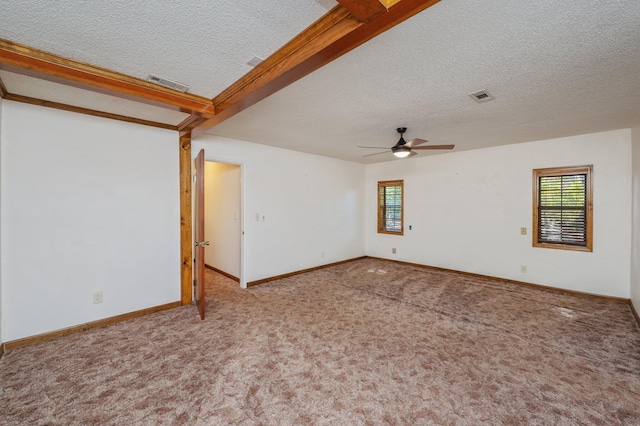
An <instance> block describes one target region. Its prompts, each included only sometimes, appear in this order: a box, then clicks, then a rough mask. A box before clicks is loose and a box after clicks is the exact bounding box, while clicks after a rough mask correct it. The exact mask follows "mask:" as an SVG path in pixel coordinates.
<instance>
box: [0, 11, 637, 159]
mask: <svg viewBox="0 0 640 426" xmlns="http://www.w3.org/2000/svg"><path fill="white" fill-rule="evenodd" d="M403 1H406V0H401V1H400V2H398V3H402V2H403ZM341 3H342V2H341ZM432 3H433V2H432ZM385 4H388V2H387V3H385ZM337 7H342V6H340V5H338V3H337V2H335V1H333V0H315V1H314V0H278V1H275V0H260V1H255V0H252V1H247V0H216V1H211V0H192V1H189V2H186V1H170V0H164V1H159V0H154V1H151V0H138V1H121V0H118V1H115V0H114V1H109V2H97V1H72V0H56V1H41V2H33V1H31V0H11V1H9V0H0V11H2V12H1V13H0V39H4V40H6V41H9V42H12V43H18V44H20V45H24V46H28V47H30V48H34V49H38V50H41V51H44V52H48V53H50V54H53V55H58V56H60V57H63V58H68V59H70V60H73V61H78V62H81V63H85V64H89V65H92V66H95V67H100V68H103V69H106V70H110V71H114V72H117V73H121V74H123V75H126V76H131V77H134V78H137V79H142V80H146V78H147V76H148V75H149V74H155V75H157V76H160V77H164V78H167V79H170V80H175V81H178V82H181V83H184V84H186V85H188V86H190V89H189V93H191V94H193V95H198V96H200V97H203V98H208V99H213V98H215V97H216V96H218V95H219V94H220V93H222V92H224V91H225V89H227V88H228V87H230V86H231V85H232V84H233V83H234V82H236V81H238V80H240V79H241V78H242V77H243V76H244V75H245V74H247V73H248V72H250V71H251V70H252V69H253V67H252V66H251V65H249V64H248V62H249V61H250V60H251V59H252V58H253V57H258V58H263V59H266V58H269V57H270V56H271V55H272V54H274V52H276V51H277V50H278V49H279V48H280V47H281V46H283V45H285V44H286V43H287V42H288V41H289V40H291V39H293V38H294V37H295V36H296V35H298V34H299V33H301V32H302V31H304V30H305V29H306V28H308V27H309V26H311V25H312V24H313V23H314V22H315V21H317V20H318V19H320V18H322V17H323V16H324V15H325V14H327V13H330V11H332V10H334V9H335V8H337ZM1 54H4V53H1ZM265 62H267V61H265ZM1 63H2V56H0V64H1ZM25 74H27V75H25ZM28 74H29V73H22V72H19V70H16V69H13V68H11V67H0V80H1V81H2V83H3V84H4V86H5V87H6V91H7V92H9V93H12V94H17V95H22V96H26V97H30V98H37V99H41V100H45V101H52V102H57V103H62V104H67V105H75V106H79V107H83V108H87V109H91V110H98V111H105V112H109V113H112V114H118V115H123V116H129V117H136V118H139V119H143V120H149V121H154V122H160V123H166V124H170V125H173V126H175V125H177V124H178V123H181V122H182V121H183V120H185V119H186V118H187V117H188V116H189V114H188V113H186V112H183V111H180V110H176V109H167V108H163V107H161V106H159V105H148V104H140V103H139V102H136V101H134V100H130V99H122V98H121V97H116V96H112V94H108V93H101V92H100V91H97V92H96V91H93V90H87V87H74V85H68V84H63V83H64V82H61V81H55V79H53V81H51V80H52V79H38V78H35V77H34V76H33V75H28ZM76 86H77V85H76ZM479 90H486V91H488V92H489V93H490V94H491V95H492V96H493V97H494V98H495V99H493V100H491V101H488V102H483V103H478V102H475V101H474V100H473V99H472V98H471V97H470V96H469V93H472V92H476V91H479ZM401 126H404V127H408V131H407V133H406V135H405V137H406V139H407V140H410V139H412V138H416V137H417V138H422V139H427V140H429V143H430V144H436V145H442V144H455V146H456V147H455V150H454V151H461V150H469V149H477V148H483V147H489V146H497V145H503V144H511V143H521V142H528V141H534V140H541V139H548V138H556V137H563V136H570V135H575V134H582V133H593V132H599V131H606V130H612V129H619V128H627V127H635V126H640V1H637V0H628V1H623V0H617V1H601V0H592V1H587V0H538V1H535V2H530V1H523V0H522V1H513V0H484V1H476V0H442V1H440V2H436V3H435V4H434V5H432V6H430V7H428V8H426V9H424V10H422V11H421V12H419V13H417V14H415V15H414V16H412V17H410V18H409V19H407V20H406V21H404V22H401V23H399V24H398V25H396V26H393V27H392V28H390V29H389V30H387V31H385V32H383V33H382V34H380V35H378V36H376V37H374V38H372V39H371V40H369V41H367V42H365V43H364V44H362V45H360V46H358V47H356V48H355V49H353V50H351V51H349V52H347V53H346V54H344V55H342V56H339V57H338V58H337V59H335V60H333V61H331V62H329V63H328V64H326V65H324V66H322V67H321V68H319V69H317V70H315V71H313V72H311V73H310V74H307V75H305V76H303V77H302V78H300V79H298V80H297V81H294V82H293V83H291V84H289V85H288V86H286V87H284V88H282V89H280V90H279V91H276V92H275V93H273V94H271V95H270V96H267V97H266V98H264V99H262V100H260V101H258V102H255V103H252V104H251V105H250V106H249V107H248V108H245V109H242V110H240V111H239V112H237V113H234V114H232V115H230V116H229V117H228V118H226V119H224V120H221V121H220V122H219V123H216V124H215V125H214V126H213V127H210V128H208V129H206V132H207V133H209V134H213V135H220V136H225V137H229V138H234V139H240V140H246V141H252V142H257V143H262V144H267V145H273V146H278V147H282V148H287V149H292V150H298V151H302V152H308V153H313V154H319V155H325V156H330V157H335V158H340V159H344V160H348V161H355V162H360V163H373V162H380V161H411V159H408V160H397V159H395V157H393V155H391V153H390V152H387V153H385V154H381V155H374V156H370V157H366V158H365V157H363V156H364V155H367V154H372V153H375V152H381V151H382V150H380V151H376V150H366V149H362V148H358V145H373V146H382V147H385V146H388V147H391V146H392V145H394V144H395V142H396V141H397V139H398V135H397V133H396V130H395V129H396V127H401ZM196 137H197V136H196ZM445 152H449V151H428V152H426V151H421V152H420V156H425V155H438V154H440V153H445Z"/></svg>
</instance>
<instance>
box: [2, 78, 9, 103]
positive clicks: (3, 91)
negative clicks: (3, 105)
mask: <svg viewBox="0 0 640 426" xmlns="http://www.w3.org/2000/svg"><path fill="white" fill-rule="evenodd" d="M8 94H9V92H7V88H6V87H5V86H4V83H3V82H2V79H0V98H2V99H4V98H6V97H7V95H8Z"/></svg>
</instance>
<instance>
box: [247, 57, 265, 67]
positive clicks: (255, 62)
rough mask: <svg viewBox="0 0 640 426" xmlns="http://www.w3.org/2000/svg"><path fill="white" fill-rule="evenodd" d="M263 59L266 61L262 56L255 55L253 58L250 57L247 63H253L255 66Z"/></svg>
mask: <svg viewBox="0 0 640 426" xmlns="http://www.w3.org/2000/svg"><path fill="white" fill-rule="evenodd" d="M262 61H264V59H262V58H260V57H258V56H254V57H253V58H251V59H249V60H248V61H247V65H251V66H252V67H255V66H256V65H258V64H259V63H261V62H262Z"/></svg>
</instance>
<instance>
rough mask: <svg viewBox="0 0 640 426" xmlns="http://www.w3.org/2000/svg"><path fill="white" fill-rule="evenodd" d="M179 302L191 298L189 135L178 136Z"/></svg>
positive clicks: (187, 302)
mask: <svg viewBox="0 0 640 426" xmlns="http://www.w3.org/2000/svg"><path fill="white" fill-rule="evenodd" d="M179 145H180V146H179V148H180V301H181V303H182V304H183V305H188V304H190V303H191V302H192V298H193V293H192V292H193V236H192V229H191V163H192V159H191V134H189V133H187V134H185V135H183V136H180V144H179Z"/></svg>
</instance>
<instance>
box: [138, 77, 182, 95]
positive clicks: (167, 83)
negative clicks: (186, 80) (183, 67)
mask: <svg viewBox="0 0 640 426" xmlns="http://www.w3.org/2000/svg"><path fill="white" fill-rule="evenodd" d="M147 81H148V82H149V83H153V84H157V85H159V86H162V87H166V88H167V89H172V90H177V91H178V92H182V93H186V92H187V91H188V90H189V86H187V85H186V84H182V83H178V82H177V81H171V80H167V79H166V78H162V77H158V76H157V75H153V74H149V77H148V78H147Z"/></svg>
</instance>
